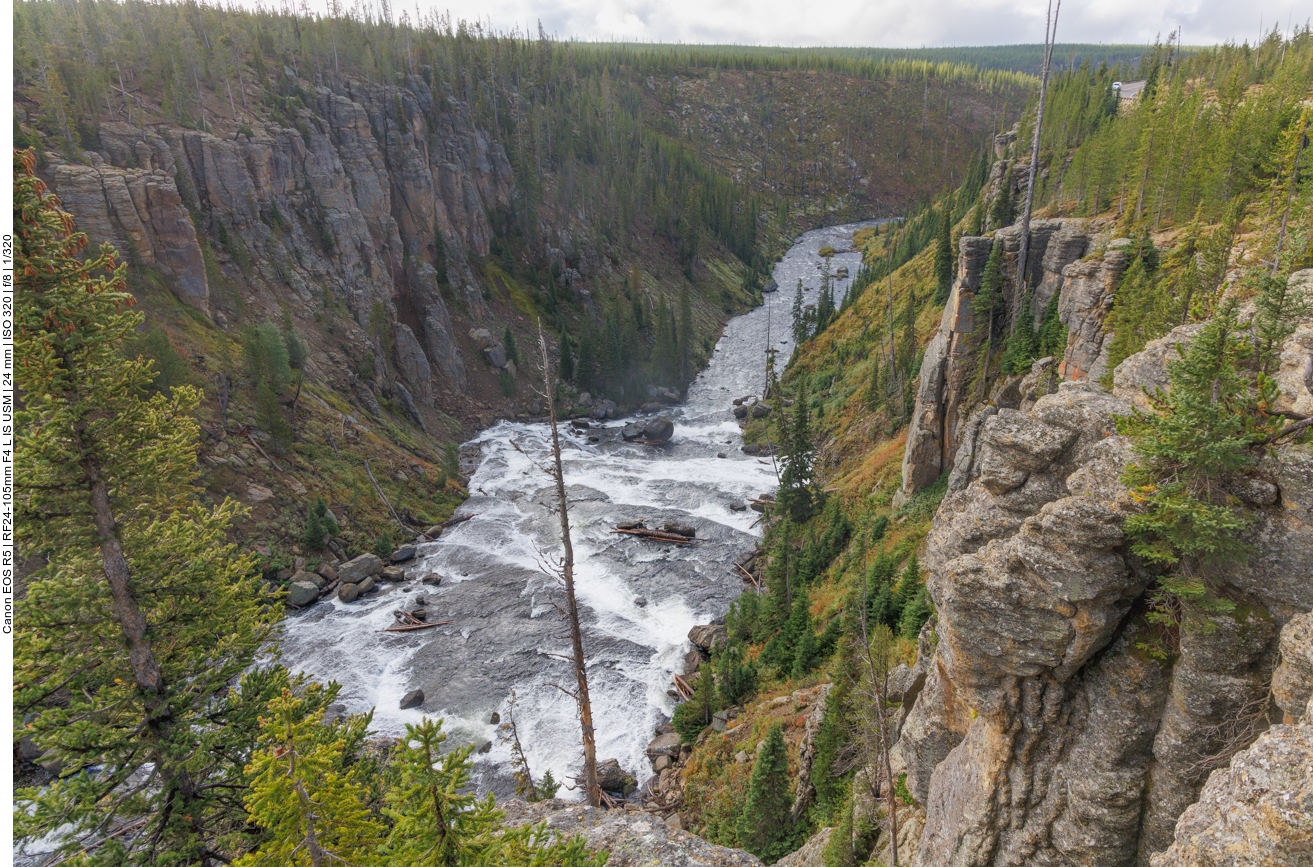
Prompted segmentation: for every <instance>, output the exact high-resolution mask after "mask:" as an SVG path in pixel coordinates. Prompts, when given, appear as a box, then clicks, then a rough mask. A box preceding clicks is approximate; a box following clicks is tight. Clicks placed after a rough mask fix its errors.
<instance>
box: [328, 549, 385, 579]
mask: <svg viewBox="0 0 1313 867" xmlns="http://www.w3.org/2000/svg"><path fill="white" fill-rule="evenodd" d="M382 571H383V561H382V560H380V559H379V558H378V556H377V555H375V554H361V555H360V556H359V557H357V558H355V559H354V560H348V561H347V562H345V563H343V564H342V565H341V566H339V567H338V569H337V577H339V578H341V579H342V581H344V582H345V583H347V584H359V583H360V582H361V581H364V580H365V579H366V578H368V577H370V576H372V575H377V574H378V573H380V572H382Z"/></svg>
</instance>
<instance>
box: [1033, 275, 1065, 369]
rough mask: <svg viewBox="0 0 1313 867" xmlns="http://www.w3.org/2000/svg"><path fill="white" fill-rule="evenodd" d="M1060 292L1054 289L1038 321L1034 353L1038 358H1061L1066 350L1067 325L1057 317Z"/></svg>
mask: <svg viewBox="0 0 1313 867" xmlns="http://www.w3.org/2000/svg"><path fill="white" fill-rule="evenodd" d="M1061 295H1062V292H1061V291H1060V290H1059V291H1056V292H1054V293H1053V295H1052V297H1050V298H1049V303H1048V305H1047V306H1046V307H1045V308H1044V319H1043V320H1042V321H1041V322H1040V326H1039V335H1038V342H1039V347H1038V349H1037V350H1036V354H1037V355H1038V356H1039V357H1040V358H1046V357H1050V356H1051V357H1053V358H1062V357H1063V356H1064V355H1065V354H1066V352H1067V326H1065V325H1063V324H1062V320H1061V319H1059V318H1058V303H1059V298H1060V296H1061Z"/></svg>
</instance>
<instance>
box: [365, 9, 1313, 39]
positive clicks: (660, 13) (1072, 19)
mask: <svg viewBox="0 0 1313 867" xmlns="http://www.w3.org/2000/svg"><path fill="white" fill-rule="evenodd" d="M392 2H393V3H394V4H395V5H394V6H393V14H394V15H400V13H401V10H402V9H408V10H409V12H410V14H411V15H414V14H415V8H416V7H415V5H414V4H415V2H416V0H392ZM349 3H350V0H348V5H349ZM1306 3H1307V0H1299V2H1295V3H1292V2H1291V0H1279V2H1271V0H1068V2H1067V3H1065V4H1063V6H1062V11H1061V15H1060V19H1059V21H1058V41H1059V42H1103V43H1146V42H1152V41H1153V39H1154V37H1155V36H1157V35H1158V34H1160V33H1161V34H1163V36H1164V37H1165V36H1166V34H1167V33H1168V32H1170V31H1174V30H1175V29H1176V28H1177V26H1178V25H1179V26H1180V27H1181V28H1182V40H1183V41H1184V42H1185V44H1187V45H1202V44H1210V43H1214V42H1221V41H1224V40H1227V39H1233V40H1235V41H1236V42H1243V41H1245V40H1248V41H1249V42H1251V43H1252V42H1254V41H1255V39H1256V38H1257V36H1258V33H1259V26H1260V20H1261V22H1262V26H1263V29H1264V30H1267V31H1270V30H1271V29H1272V26H1273V24H1274V23H1277V22H1278V20H1279V23H1280V25H1281V27H1283V28H1284V27H1285V26H1286V24H1287V22H1288V21H1289V20H1291V16H1292V13H1293V15H1294V16H1295V18H1294V23H1295V24H1296V26H1298V25H1299V24H1300V23H1301V22H1302V21H1304V20H1306V19H1307V18H1308V7H1307V5H1306ZM419 4H420V6H419V8H422V9H423V10H425V11H426V12H427V11H428V10H430V9H433V8H438V9H441V8H447V9H449V10H450V12H451V14H452V16H453V17H454V18H464V19H467V20H478V21H482V22H484V23H485V24H486V23H491V24H492V26H493V27H494V28H495V29H497V30H509V29H511V28H512V27H518V28H519V29H520V30H522V31H523V30H525V29H528V30H530V32H533V31H536V29H537V22H538V21H540V20H541V21H542V24H543V27H544V28H545V29H546V30H547V32H548V33H550V34H552V35H554V36H557V37H560V38H571V37H575V38H579V39H588V40H608V39H622V40H630V41H635V40H636V41H641V42H701V43H739V44H756V45H861V46H880V47H887V48H918V47H922V46H932V47H933V46H944V45H1004V44H1015V43H1038V42H1042V41H1044V11H1045V6H1046V2H1045V0H860V2H851V0H849V2H837V3H836V2H831V3H815V2H812V3H805V2H799V0H764V2H763V0H449V2H446V3H444V2H442V0H438V2H436V3H429V2H425V0H419ZM1301 5H1302V6H1303V7H1304V8H1303V10H1301V9H1300V8H1299V7H1300V6H1301ZM1301 14H1302V15H1303V16H1304V17H1303V18H1300V17H1298V16H1299V15H1301Z"/></svg>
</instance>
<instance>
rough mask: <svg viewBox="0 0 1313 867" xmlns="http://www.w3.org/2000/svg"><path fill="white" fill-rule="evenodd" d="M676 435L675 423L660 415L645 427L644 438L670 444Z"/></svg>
mask: <svg viewBox="0 0 1313 867" xmlns="http://www.w3.org/2000/svg"><path fill="white" fill-rule="evenodd" d="M674 435H675V423H674V422H673V421H671V420H670V419H668V418H666V417H665V416H664V415H659V416H657V417H656V418H654V419H651V420H650V421H648V423H647V424H646V425H644V426H643V438H644V439H649V440H654V441H656V442H669V440H670V438H671V437H672V436H674Z"/></svg>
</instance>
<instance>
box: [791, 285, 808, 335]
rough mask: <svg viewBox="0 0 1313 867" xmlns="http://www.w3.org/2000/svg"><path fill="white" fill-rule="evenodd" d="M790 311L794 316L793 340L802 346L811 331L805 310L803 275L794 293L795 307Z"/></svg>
mask: <svg viewBox="0 0 1313 867" xmlns="http://www.w3.org/2000/svg"><path fill="white" fill-rule="evenodd" d="M789 312H790V315H791V316H792V317H793V342H794V344H795V345H797V346H801V345H802V344H803V343H805V342H806V341H807V336H808V334H809V333H810V331H809V329H808V328H807V315H806V312H805V311H804V310H803V303H802V278H801V277H799V278H798V289H797V291H796V292H795V293H794V295H793V307H792V309H791V310H790V311H789Z"/></svg>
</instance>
